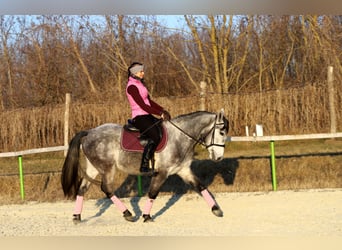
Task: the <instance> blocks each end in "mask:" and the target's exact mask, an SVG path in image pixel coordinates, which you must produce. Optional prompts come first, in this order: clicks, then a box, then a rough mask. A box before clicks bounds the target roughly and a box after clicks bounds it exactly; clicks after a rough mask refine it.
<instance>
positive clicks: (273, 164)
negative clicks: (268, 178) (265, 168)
mask: <svg viewBox="0 0 342 250" xmlns="http://www.w3.org/2000/svg"><path fill="white" fill-rule="evenodd" d="M270 143H271V144H270V146H271V170H272V173H271V174H272V187H273V191H277V173H276V165H275V151H274V141H271V142H270Z"/></svg>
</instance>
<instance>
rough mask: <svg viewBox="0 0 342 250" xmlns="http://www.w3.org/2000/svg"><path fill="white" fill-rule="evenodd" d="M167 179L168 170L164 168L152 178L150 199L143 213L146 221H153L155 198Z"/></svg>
mask: <svg viewBox="0 0 342 250" xmlns="http://www.w3.org/2000/svg"><path fill="white" fill-rule="evenodd" d="M166 179H167V172H166V171H163V170H159V171H158V172H157V173H156V174H155V175H154V176H153V177H152V179H151V184H150V188H149V192H148V199H147V201H146V204H145V206H144V210H143V215H142V217H143V218H144V222H152V221H153V219H152V217H151V215H150V214H151V210H152V206H153V202H154V200H155V199H156V198H157V196H158V194H159V191H160V188H161V186H162V185H163V184H164V182H165V181H166Z"/></svg>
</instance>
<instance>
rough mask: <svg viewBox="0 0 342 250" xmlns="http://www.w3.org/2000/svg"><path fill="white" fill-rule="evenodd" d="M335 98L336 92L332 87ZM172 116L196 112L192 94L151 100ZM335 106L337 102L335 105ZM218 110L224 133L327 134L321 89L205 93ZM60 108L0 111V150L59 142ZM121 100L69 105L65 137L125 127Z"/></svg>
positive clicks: (125, 106) (208, 103)
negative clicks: (258, 129)
mask: <svg viewBox="0 0 342 250" xmlns="http://www.w3.org/2000/svg"><path fill="white" fill-rule="evenodd" d="M337 87H338V86H337ZM336 90H337V91H336V97H337V98H336V99H337V101H338V100H340V98H341V97H339V94H338V93H340V89H339V88H336ZM156 100H157V102H159V103H160V104H161V105H162V106H164V107H165V108H166V109H168V110H169V111H170V113H171V114H172V116H173V117H175V116H177V115H180V114H185V113H190V112H193V111H197V110H199V108H200V98H199V97H198V96H188V97H163V98H156ZM336 103H338V102H336ZM221 108H224V109H225V111H226V115H227V117H228V119H229V121H230V135H232V136H241V135H245V126H246V125H247V126H249V127H250V134H252V133H253V132H255V131H254V128H255V124H262V125H263V129H264V134H265V135H277V134H302V133H327V132H329V131H330V122H329V121H330V120H329V119H330V117H329V109H328V96H327V91H326V88H325V87H324V86H319V85H317V86H311V85H307V86H305V87H303V88H296V89H288V90H283V91H269V92H262V93H247V94H213V93H208V95H207V99H206V109H207V110H208V111H213V112H217V111H219V110H220V109H221ZM64 112H65V110H64V105H56V106H54V107H52V106H46V107H40V108H31V109H18V110H10V111H4V112H2V113H0V119H1V121H2V123H1V124H0V150H1V151H7V152H10V151H17V150H25V149H30V148H41V147H51V146H61V145H63V144H64ZM341 112H342V111H341V110H340V109H338V107H336V116H337V130H339V129H341V128H342V119H340V118H341V117H342V114H341ZM130 115H131V114H130V110H129V107H128V103H127V102H122V101H121V102H117V101H116V100H111V101H108V102H104V101H103V100H99V103H93V104H87V103H71V109H70V130H69V138H72V137H73V136H74V135H75V133H76V132H78V131H80V130H85V129H89V128H92V127H96V126H98V125H100V124H103V123H107V122H113V123H118V124H124V123H126V121H127V119H128V118H129V117H130Z"/></svg>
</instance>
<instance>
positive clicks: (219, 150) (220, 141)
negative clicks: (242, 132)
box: [204, 109, 229, 161]
mask: <svg viewBox="0 0 342 250" xmlns="http://www.w3.org/2000/svg"><path fill="white" fill-rule="evenodd" d="M212 126H213V127H212V128H211V130H210V132H209V133H208V134H207V135H206V137H205V138H204V143H205V145H206V148H207V150H208V152H209V158H210V159H211V160H214V161H220V160H222V159H223V155H224V148H225V143H226V139H227V134H228V130H229V122H228V120H227V118H226V117H225V116H224V111H223V109H221V111H220V112H218V113H217V114H216V118H215V121H214V124H213V125H212Z"/></svg>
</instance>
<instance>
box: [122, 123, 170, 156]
mask: <svg viewBox="0 0 342 250" xmlns="http://www.w3.org/2000/svg"><path fill="white" fill-rule="evenodd" d="M162 127H163V136H162V139H161V140H160V143H159V145H158V147H157V149H156V152H160V151H162V150H163V149H164V148H165V146H166V143H167V137H168V135H167V130H166V129H165V127H164V126H162ZM139 135H140V133H139V132H132V131H127V130H126V129H124V128H122V131H121V142H120V145H121V148H122V149H123V150H125V151H129V152H143V151H144V147H143V146H142V145H141V144H140V141H139Z"/></svg>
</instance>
